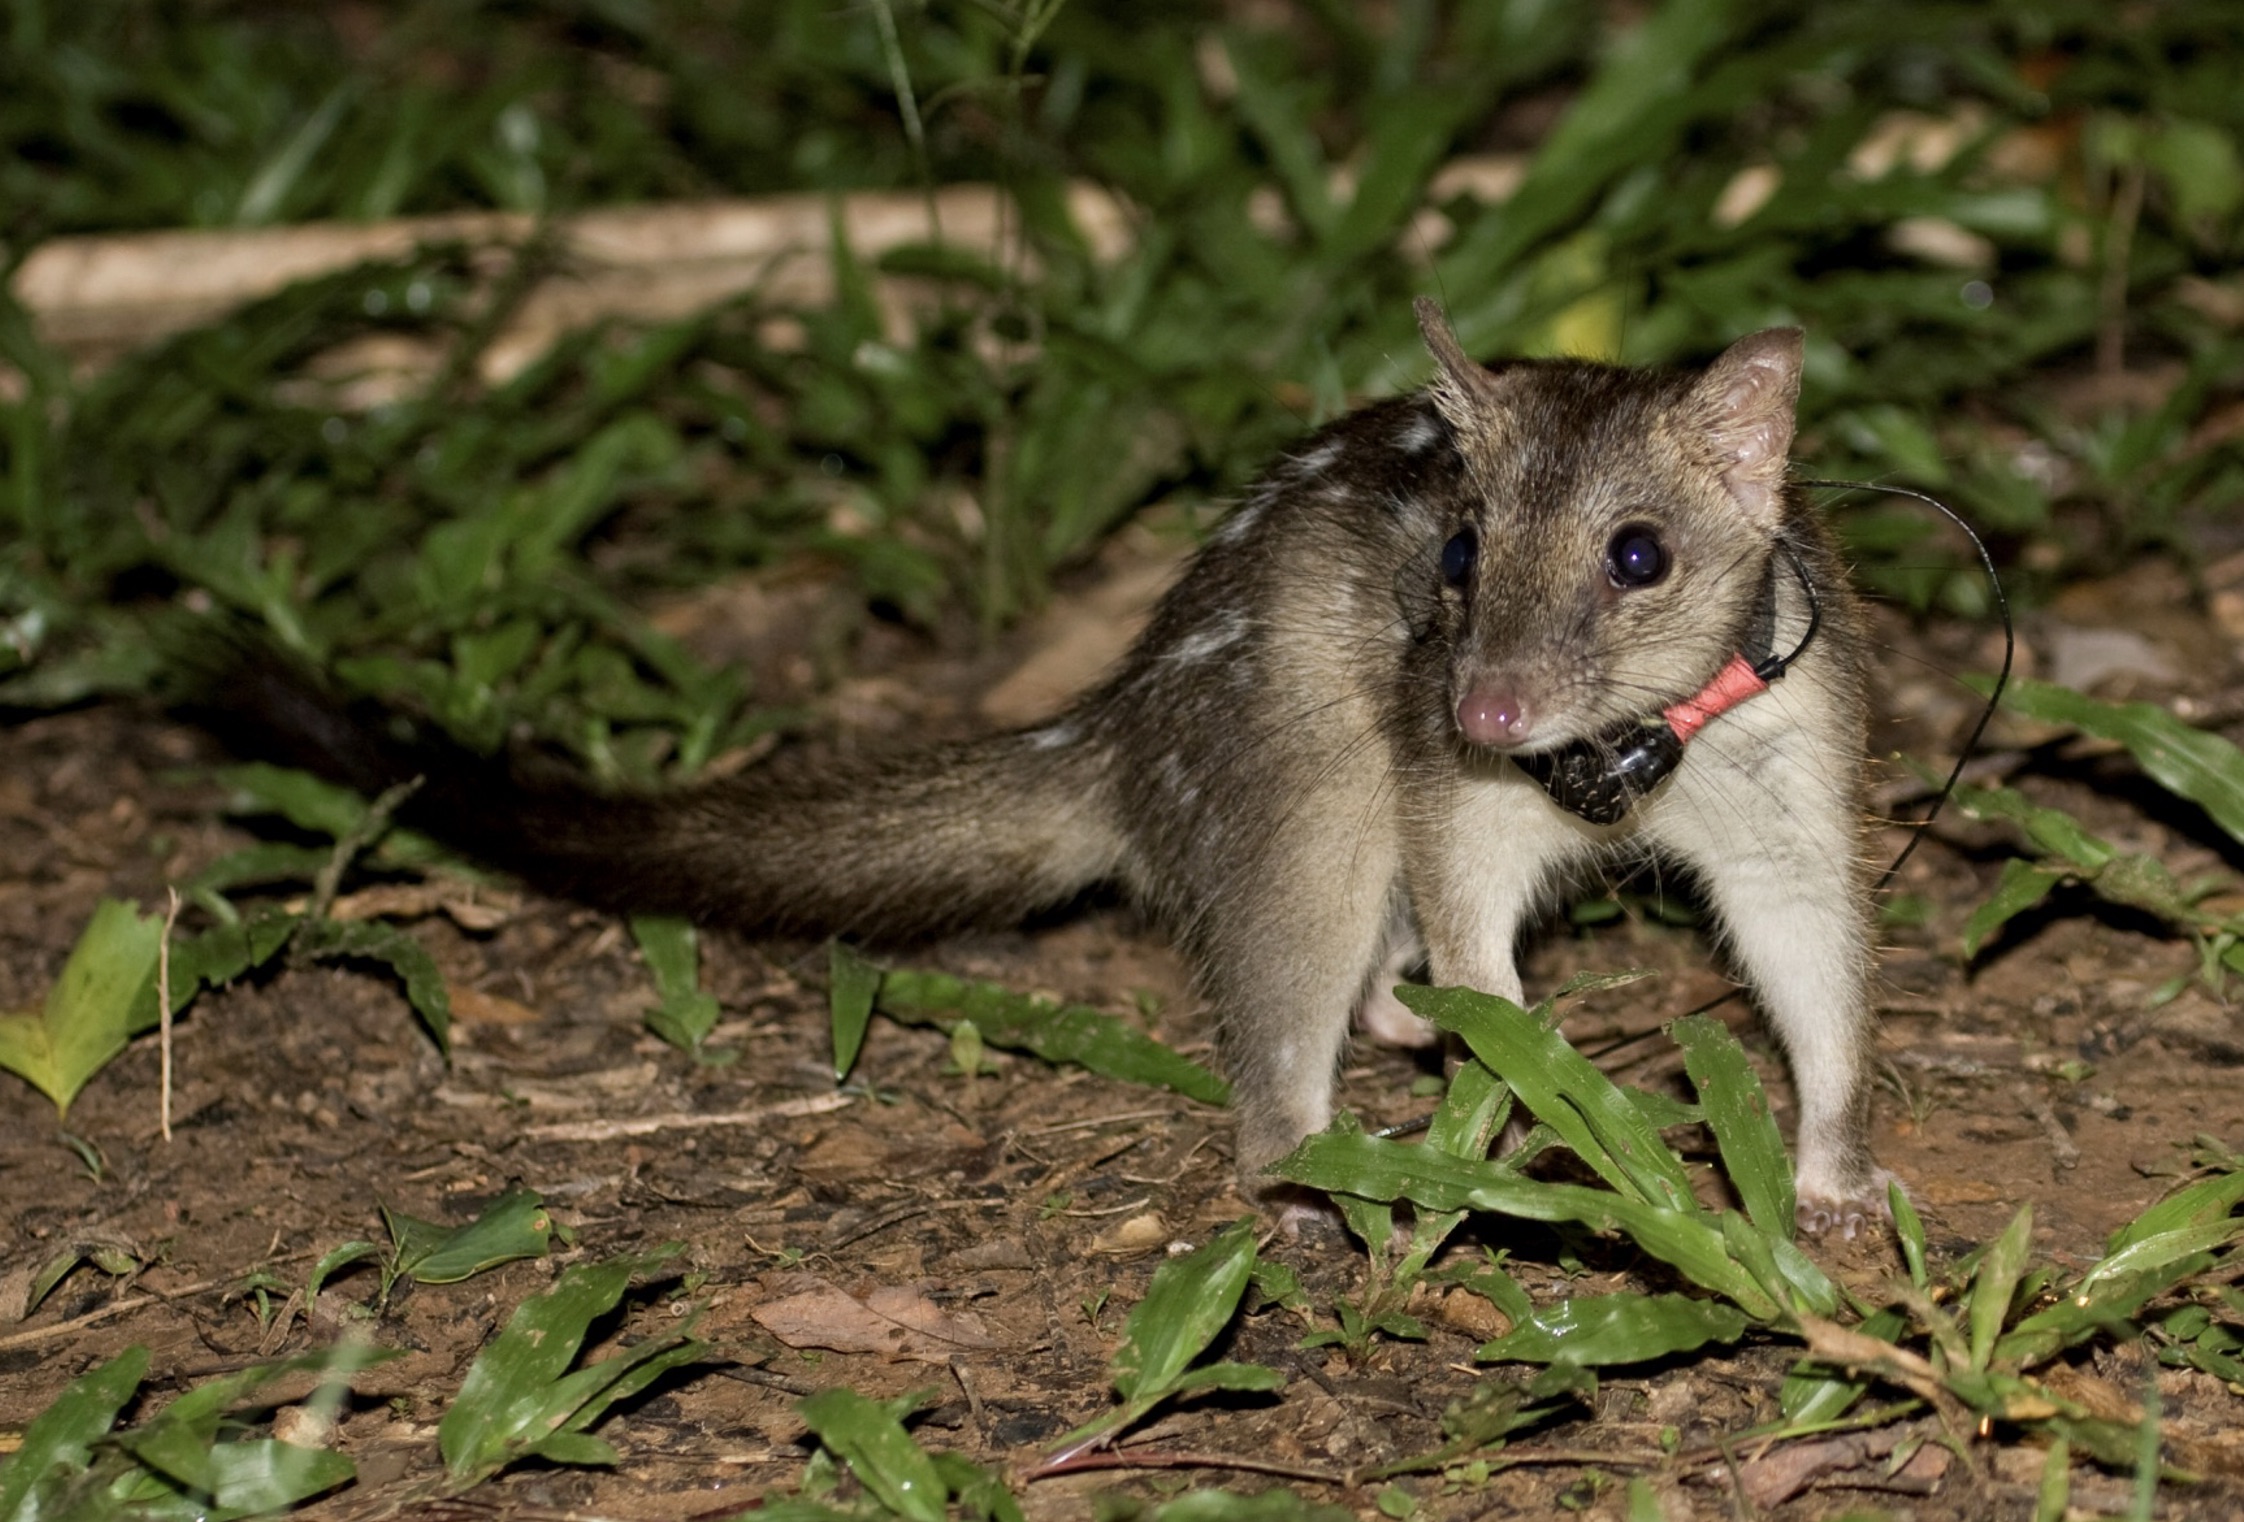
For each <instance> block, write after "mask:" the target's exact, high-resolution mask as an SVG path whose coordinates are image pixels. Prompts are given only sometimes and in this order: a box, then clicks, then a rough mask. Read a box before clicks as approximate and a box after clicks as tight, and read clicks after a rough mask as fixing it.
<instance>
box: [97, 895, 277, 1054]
mask: <svg viewBox="0 0 2244 1522" xmlns="http://www.w3.org/2000/svg"><path fill="white" fill-rule="evenodd" d="M297 918H298V917H297V916H296V915H293V914H286V913H283V912H281V911H280V910H277V909H266V910H259V911H256V912H254V913H252V914H251V915H250V916H249V917H248V918H246V919H243V920H240V921H237V922H236V923H233V924H229V925H219V926H216V927H214V928H212V929H209V930H206V931H204V932H203V933H202V934H201V935H198V936H194V937H192V938H191V939H188V940H183V941H179V942H176V943H174V944H173V946H172V948H171V1007H172V1012H173V1013H174V1014H177V1013H178V1012H179V1011H180V1010H181V1009H183V1008H185V1007H186V1005H187V1002H188V1001H189V1000H190V999H192V998H194V996H195V995H196V993H197V992H199V991H200V990H202V989H205V988H217V987H220V986H222V985H224V984H227V983H230V982H232V981H233V980H234V979H236V978H238V977H240V976H241V975H242V974H243V973H245V972H251V971H254V970H255V969H257V968H259V967H262V966H264V965H265V964H266V963H267V962H269V961H271V960H272V959H273V958H274V957H276V956H278V955H279V954H280V952H281V949H282V948H283V947H285V946H287V945H288V940H289V936H290V934H291V933H292V932H293V931H294V930H295V928H296V922H297ZM134 1023H135V1026H136V1028H137V1029H140V1030H146V1029H148V1028H150V1027H151V1026H153V1025H155V1024H156V997H155V992H154V989H153V987H151V989H150V991H149V994H148V996H147V997H146V998H145V999H143V1000H142V1001H141V1004H140V1005H139V1006H138V1013H137V1014H136V1015H135V1017H134Z"/></svg>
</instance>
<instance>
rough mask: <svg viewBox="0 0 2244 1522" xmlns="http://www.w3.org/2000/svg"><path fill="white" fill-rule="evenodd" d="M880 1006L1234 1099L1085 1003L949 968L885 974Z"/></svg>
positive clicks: (1218, 1083) (907, 1019)
mask: <svg viewBox="0 0 2244 1522" xmlns="http://www.w3.org/2000/svg"><path fill="white" fill-rule="evenodd" d="M879 1006H880V1010H881V1013H883V1014H885V1015H887V1016H889V1017H890V1018H891V1019H896V1020H901V1021H903V1022H904V1023H905V1024H907V1025H935V1026H940V1027H942V1028H943V1029H945V1030H948V1029H950V1028H951V1026H953V1025H954V1024H956V1023H957V1022H958V1021H959V1020H971V1021H973V1022H974V1025H975V1027H976V1028H977V1029H979V1030H980V1031H981V1033H982V1039H983V1040H984V1041H985V1042H987V1043H988V1044H989V1045H991V1046H995V1047H1003V1048H1005V1049H1007V1050H1009V1051H1025V1052H1029V1053H1032V1054H1034V1055H1035V1056H1038V1057H1041V1058H1043V1059H1044V1060H1045V1061H1047V1062H1065V1063H1071V1064H1073V1065H1074V1066H1076V1067H1081V1068H1088V1069H1090V1070H1091V1071H1092V1072H1094V1073H1101V1074H1104V1075H1105V1076H1107V1077H1109V1078H1120V1079H1123V1080H1125V1081H1127V1082H1130V1083H1144V1084H1152V1085H1154V1086H1156V1087H1158V1088H1164V1089H1170V1090H1173V1091H1174V1092H1176V1093H1179V1094H1182V1095H1184V1096H1185V1097H1186V1098H1188V1099H1197V1100H1200V1101H1201V1102H1203V1103H1205V1104H1222V1103H1224V1102H1225V1101H1226V1100H1227V1099H1229V1098H1230V1093H1231V1090H1230V1087H1229V1085H1227V1084H1225V1083H1224V1082H1223V1080H1222V1079H1220V1078H1218V1077H1216V1075H1215V1074H1213V1073H1211V1072H1209V1071H1208V1070H1207V1069H1206V1068H1204V1067H1202V1066H1200V1065H1199V1064H1198V1063H1197V1062H1193V1061H1191V1060H1190V1059H1188V1058H1185V1057H1180V1056H1178V1055H1177V1054H1176V1053H1175V1052H1173V1051H1171V1050H1170V1049H1169V1048H1168V1047H1165V1046H1163V1045H1162V1044H1161V1043H1160V1042H1158V1041H1156V1040H1154V1039H1153V1038H1152V1037H1151V1036H1148V1035H1146V1034H1144V1033H1143V1032H1142V1031H1138V1030H1134V1029H1132V1028H1131V1027H1130V1026H1128V1025H1126V1024H1124V1023H1123V1022H1122V1021H1120V1020H1117V1019H1116V1018H1114V1016H1112V1015H1108V1014H1102V1013H1100V1012H1099V1011H1098V1010H1095V1009H1091V1008H1088V1007H1086V1006H1084V1005H1080V1004H1068V1005H1058V1004H1054V1003H1052V1002H1051V1001H1049V1000H1047V999H1038V998H1033V997H1031V996H1029V995H1026V994H1018V993H1014V992H1012V991H1011V990H1009V989H1005V988H1001V987H999V986H998V985H997V984H994V983H978V982H969V981H966V980H964V979H960V978H953V977H950V976H947V975H945V974H943V973H936V972H907V971H902V970H898V971H892V972H890V973H888V974H887V975H886V976H884V977H883V978H882V979H881V984H880V996H879Z"/></svg>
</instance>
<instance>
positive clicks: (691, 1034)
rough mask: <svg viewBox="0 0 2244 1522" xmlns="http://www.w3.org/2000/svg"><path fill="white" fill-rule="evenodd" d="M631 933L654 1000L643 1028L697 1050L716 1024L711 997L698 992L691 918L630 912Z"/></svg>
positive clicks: (698, 950)
mask: <svg viewBox="0 0 2244 1522" xmlns="http://www.w3.org/2000/svg"><path fill="white" fill-rule="evenodd" d="M631 936H632V939H633V940H635V941H637V942H638V943H639V954H640V956H642V957H644V958H645V959H646V963H647V971H648V972H649V973H651V974H652V975H653V977H654V985H655V996H656V998H657V999H658V1000H659V1001H660V1002H659V1003H657V1004H656V1005H655V1007H654V1008H653V1009H650V1010H648V1011H647V1016H646V1019H647V1029H649V1030H651V1031H653V1032H654V1033H655V1034H656V1035H657V1036H660V1037H661V1038H662V1039H663V1040H665V1041H667V1042H669V1043H670V1044H671V1045H672V1046H674V1047H677V1048H679V1049H680V1050H681V1051H687V1052H699V1051H700V1050H701V1043H702V1042H704V1041H706V1040H707V1039H708V1038H709V1033H710V1032H711V1031H713V1030H715V1029H716V1028H717V1000H716V998H715V996H713V995H711V994H706V993H703V992H702V991H701V943H700V938H699V936H698V935H697V934H696V933H695V931H694V927H693V925H692V923H691V922H690V921H687V920H683V919H679V918H678V917H676V916H675V915H667V914H661V915H657V914H634V915H633V916H631Z"/></svg>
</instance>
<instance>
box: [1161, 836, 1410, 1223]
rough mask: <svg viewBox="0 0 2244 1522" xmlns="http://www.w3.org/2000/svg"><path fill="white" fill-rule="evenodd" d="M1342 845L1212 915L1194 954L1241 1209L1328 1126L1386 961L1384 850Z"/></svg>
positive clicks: (1277, 874) (1280, 870)
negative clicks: (1225, 1098) (1227, 1104)
mask: <svg viewBox="0 0 2244 1522" xmlns="http://www.w3.org/2000/svg"><path fill="white" fill-rule="evenodd" d="M1304 844H1305V845H1307V844H1308V843H1306V842H1305V843H1304ZM1347 845H1348V846H1349V847H1350V848H1351V849H1350V850H1348V851H1347V852H1346V853H1345V854H1340V855H1326V856H1324V857H1323V858H1322V859H1321V860H1320V859H1318V858H1316V857H1315V856H1313V855H1309V856H1308V859H1304V855H1307V854H1308V853H1306V852H1305V853H1300V854H1296V855H1295V856H1294V857H1293V858H1292V859H1291V860H1289V861H1285V862H1281V863H1273V864H1272V866H1273V868H1274V870H1273V871H1272V872H1271V874H1270V875H1269V876H1268V877H1267V878H1266V879H1265V880H1264V881H1263V882H1261V883H1260V884H1259V885H1258V886H1257V888H1256V890H1255V891H1253V892H1252V893H1251V895H1244V896H1242V899H1241V900H1240V901H1235V902H1233V903H1231V904H1229V905H1227V906H1225V908H1224V909H1223V910H1221V911H1219V914H1220V917H1219V918H1218V919H1217V921H1216V923H1215V924H1214V925H1212V926H1211V927H1210V929H1211V930H1212V931H1214V933H1213V934H1211V935H1210V936H1209V937H1208V938H1207V941H1208V944H1207V945H1206V946H1205V948H1204V951H1203V956H1202V961H1203V966H1204V969H1205V970H1204V973H1203V981H1204V984H1205V986H1206V989H1207V993H1208V998H1209V1002H1210V1003H1211V1004H1212V1005H1213V1006H1214V1008H1215V1010H1216V1012H1217V1018H1218V1020H1219V1022H1220V1030H1221V1034H1222V1038H1223V1050H1224V1055H1225V1065H1226V1067H1227V1068H1228V1070H1229V1072H1230V1075H1231V1083H1232V1093H1233V1101H1232V1102H1233V1107H1234V1108H1235V1109H1236V1110H1237V1111H1238V1127H1239V1129H1238V1144H1237V1152H1238V1165H1239V1179H1240V1187H1241V1190H1242V1192H1244V1193H1246V1194H1247V1195H1248V1196H1249V1197H1250V1198H1268V1197H1271V1196H1272V1195H1273V1190H1274V1188H1282V1186H1275V1185H1274V1181H1273V1180H1271V1179H1269V1178H1267V1177H1265V1176H1264V1175H1263V1172H1262V1170H1263V1169H1264V1168H1266V1167H1267V1166H1269V1164H1271V1163H1272V1162H1274V1161H1276V1160H1277V1159H1278V1158H1281V1157H1283V1156H1285V1154H1286V1153H1288V1152H1291V1151H1292V1150H1293V1149H1294V1147H1295V1146H1296V1145H1297V1144H1298V1143H1299V1142H1300V1141H1301V1139H1302V1138H1303V1137H1305V1136H1309V1135H1312V1134H1314V1133H1315V1132H1318V1131H1322V1130H1323V1129H1324V1128H1325V1127H1326V1126H1327V1125H1328V1124H1329V1123H1330V1122H1331V1120H1332V1095H1333V1084H1334V1080H1335V1078H1336V1076H1337V1074H1338V1072H1339V1068H1340V1054H1341V1049H1342V1047H1343V1046H1345V1045H1346V1043H1347V1039H1348V1025H1349V1019H1350V1016H1351V1015H1352V1014H1353V1013H1354V1012H1355V1009H1356V1004H1357V1001H1358V998H1359V996H1360V995H1361V994H1362V992H1363V989H1364V986H1365V982H1366V980H1367V979H1368V977H1369V976H1370V973H1371V969H1372V968H1373V966H1374V965H1375V964H1376V963H1377V962H1378V960H1379V958H1380V956H1381V953H1382V952H1383V951H1384V950H1385V949H1386V935H1387V924H1388V902H1389V899H1390V896H1391V893H1392V885H1393V882H1394V876H1395V869H1394V865H1393V855H1394V853H1393V849H1392V847H1391V846H1388V847H1384V848H1380V849H1373V848H1372V847H1371V846H1370V845H1369V844H1368V843H1366V842H1364V841H1362V840H1361V839H1360V838H1357V837H1355V836H1353V835H1351V836H1350V837H1349V839H1348V841H1347Z"/></svg>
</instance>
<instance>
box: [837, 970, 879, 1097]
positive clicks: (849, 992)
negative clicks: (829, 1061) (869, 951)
mask: <svg viewBox="0 0 2244 1522" xmlns="http://www.w3.org/2000/svg"><path fill="white" fill-rule="evenodd" d="M881 975H882V974H881V969H880V967H879V966H878V965H876V964H875V963H872V962H869V961H867V960H866V959H865V958H864V957H862V956H859V955H858V954H857V952H856V950H855V949H854V948H853V947H850V946H848V945H846V944H844V943H843V942H841V941H828V942H827V943H826V986H827V1006H828V1009H829V1010H830V1011H831V1016H832V1022H833V1032H834V1082H836V1083H840V1082H841V1081H842V1080H843V1079H845V1078H847V1077H848V1076H849V1070H850V1069H851V1068H853V1067H855V1066H857V1054H858V1053H859V1052H861V1051H863V1050H864V1049H865V1031H866V1029H867V1028H868V1027H869V1026H871V1024H872V1022H873V997H874V995H876V994H878V993H879V992H880V980H881Z"/></svg>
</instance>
